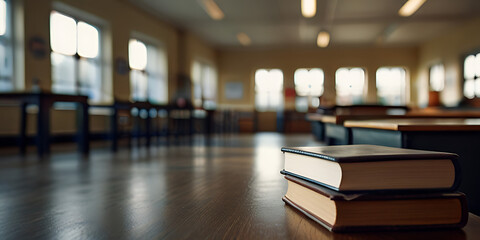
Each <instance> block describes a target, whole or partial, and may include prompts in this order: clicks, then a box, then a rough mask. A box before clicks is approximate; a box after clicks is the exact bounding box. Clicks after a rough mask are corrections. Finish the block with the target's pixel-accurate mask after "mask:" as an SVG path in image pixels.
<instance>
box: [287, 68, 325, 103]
mask: <svg viewBox="0 0 480 240" xmlns="http://www.w3.org/2000/svg"><path fill="white" fill-rule="evenodd" d="M294 82H295V92H296V95H297V97H296V98H295V108H296V109H297V111H299V112H307V111H308V108H309V107H318V105H319V104H320V100H319V97H320V96H322V94H323V82H324V74H323V70H322V69H320V68H312V69H310V70H309V69H306V68H300V69H297V70H296V71H295V74H294Z"/></svg>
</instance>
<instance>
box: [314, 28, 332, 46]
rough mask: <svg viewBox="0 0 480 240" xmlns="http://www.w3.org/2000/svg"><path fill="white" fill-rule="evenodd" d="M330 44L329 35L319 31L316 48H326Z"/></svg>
mask: <svg viewBox="0 0 480 240" xmlns="http://www.w3.org/2000/svg"><path fill="white" fill-rule="evenodd" d="M329 42H330V34H329V33H328V32H325V31H321V32H320V33H318V36H317V46H319V47H321V48H324V47H327V46H328V43H329Z"/></svg>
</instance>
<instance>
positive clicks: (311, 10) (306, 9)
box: [301, 0, 317, 18]
mask: <svg viewBox="0 0 480 240" xmlns="http://www.w3.org/2000/svg"><path fill="white" fill-rule="evenodd" d="M301 4H302V15H303V16H304V17H306V18H311V17H313V16H315V13H316V12H317V0H302V3H301Z"/></svg>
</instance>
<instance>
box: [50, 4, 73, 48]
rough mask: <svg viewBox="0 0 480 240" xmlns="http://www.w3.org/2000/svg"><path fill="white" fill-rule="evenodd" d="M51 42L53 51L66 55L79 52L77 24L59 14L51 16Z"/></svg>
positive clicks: (54, 13) (55, 13)
mask: <svg viewBox="0 0 480 240" xmlns="http://www.w3.org/2000/svg"><path fill="white" fill-rule="evenodd" d="M50 41H51V45H52V50H53V51H54V52H57V53H62V54H65V55H75V53H76V52H77V23H76V22H75V20H74V19H73V18H71V17H67V16H65V15H63V14H60V13H58V12H52V14H51V15H50Z"/></svg>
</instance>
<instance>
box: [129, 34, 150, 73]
mask: <svg viewBox="0 0 480 240" xmlns="http://www.w3.org/2000/svg"><path fill="white" fill-rule="evenodd" d="M128 63H129V64H130V67H131V68H132V69H135V70H145V67H146V66H147V47H146V46H145V44H144V43H143V42H140V41H138V40H136V39H132V40H130V42H129V43H128Z"/></svg>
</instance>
